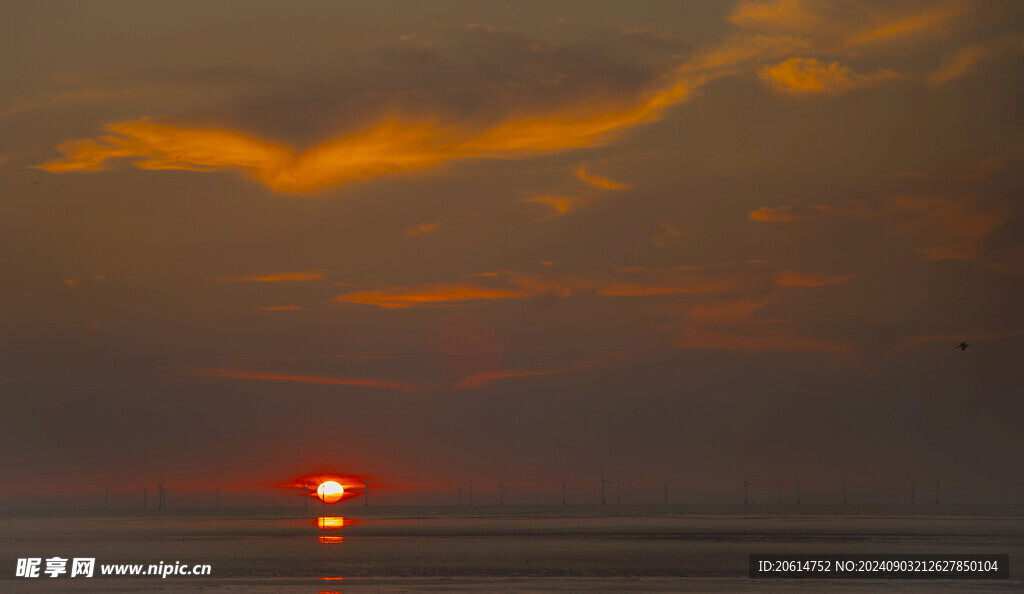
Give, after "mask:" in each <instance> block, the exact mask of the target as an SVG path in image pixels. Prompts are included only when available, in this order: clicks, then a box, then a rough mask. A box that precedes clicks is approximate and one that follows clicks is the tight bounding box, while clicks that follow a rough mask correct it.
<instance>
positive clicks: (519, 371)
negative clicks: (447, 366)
mask: <svg viewBox="0 0 1024 594" xmlns="http://www.w3.org/2000/svg"><path fill="white" fill-rule="evenodd" d="M624 356H625V354H624V353H606V354H604V355H600V356H597V357H588V358H585V359H580V360H577V361H573V362H572V363H569V364H566V365H558V366H553V367H538V368H514V369H502V370H500V371H488V372H482V373H476V374H473V375H470V376H468V377H465V378H463V379H461V380H459V382H458V383H456V384H455V387H456V388H463V389H472V388H482V387H484V386H486V385H488V384H490V383H491V382H494V381H495V380H500V379H508V378H522V377H537V376H547V375H562V374H566V373H576V372H579V371H585V370H589V369H596V368H599V367H604V366H606V365H609V364H610V363H612V362H614V361H617V360H619V359H621V358H622V357H624Z"/></svg>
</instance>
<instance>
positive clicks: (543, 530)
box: [0, 504, 1024, 593]
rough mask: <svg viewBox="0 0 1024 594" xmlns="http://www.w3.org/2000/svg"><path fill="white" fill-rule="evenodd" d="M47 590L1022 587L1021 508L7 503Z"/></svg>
mask: <svg viewBox="0 0 1024 594" xmlns="http://www.w3.org/2000/svg"><path fill="white" fill-rule="evenodd" d="M759 554H783V555H796V554H804V555H806V554H819V555H825V554H900V555H904V554H907V555H910V554H915V555H919V554H942V555H950V556H956V555H965V554H999V555H1009V578H1008V579H970V580H964V579H945V578H943V579H839V578H831V579H816V578H802V579H791V578H756V577H755V578H752V577H750V576H749V574H748V561H749V557H750V555H759ZM32 559H39V560H40V561H39V564H38V565H37V566H36V569H37V570H38V575H37V577H28V576H27V575H25V574H28V573H31V569H29V568H28V566H29V565H30V564H31V561H30V560H32ZM54 559H56V561H55V562H54V565H53V566H52V567H51V565H50V562H51V561H52V560H54ZM62 559H63V560H66V565H65V566H64V570H65V571H64V572H63V573H59V572H58V571H59V570H60V569H61V565H60V560H62ZM75 559H84V560H85V563H86V564H87V563H88V560H89V559H94V560H95V561H94V565H93V571H92V572H93V575H92V577H86V576H85V575H84V574H81V575H75V576H74V577H72V576H71V575H70V574H71V569H72V565H74V564H75ZM134 565H138V566H139V571H141V572H149V571H150V569H149V568H150V566H154V568H155V569H156V570H157V575H151V574H148V573H143V574H137V575H130V572H131V569H130V568H131V567H132V566H134ZM204 566H208V569H207V568H205V567H204ZM118 567H120V568H121V570H122V571H124V572H125V573H122V574H117V573H116V571H117V568H118ZM48 568H50V569H53V570H54V571H55V573H54V574H53V576H51V575H50V574H48V573H46V571H47V569H48ZM168 568H174V569H168ZM180 568H186V570H187V571H189V572H191V571H193V570H195V571H196V572H197V573H199V574H200V575H184V574H183V573H182V572H181V571H179V569H180ZM80 569H81V570H82V571H83V572H84V571H85V569H86V568H85V567H80ZM104 569H106V570H107V571H108V572H107V573H103V571H104ZM168 571H171V572H172V573H170V574H169V575H162V574H165V573H167V572H168ZM50 591H55V592H153V591H156V592H162V591H166V592H205V591H217V592H239V593H241V592H325V593H332V592H419V591H428V592H452V591H455V592H687V591H698V592H747V591H771V592H822V591H829V592H844V591H869V592H878V591H899V592H936V591H975V592H988V591H999V592H1024V505H920V504H919V505H667V506H666V505H606V506H599V505H593V506H589V505H587V506H583V505H568V506H474V507H470V506H449V507H444V506H438V507H397V506H393V507H392V506H373V505H371V506H365V507H364V506H362V505H351V504H349V505H344V506H323V507H322V508H321V507H317V508H315V509H309V510H305V509H301V508H299V509H295V508H277V509H160V510H156V509H147V510H142V509H136V510H116V511H115V510H111V511H102V510H101V511H95V510H93V511H82V510H77V511H39V510H33V511H7V512H0V592H50Z"/></svg>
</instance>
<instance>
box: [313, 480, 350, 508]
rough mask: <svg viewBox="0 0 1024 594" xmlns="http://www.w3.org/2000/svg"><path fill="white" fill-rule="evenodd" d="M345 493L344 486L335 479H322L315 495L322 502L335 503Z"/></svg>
mask: <svg viewBox="0 0 1024 594" xmlns="http://www.w3.org/2000/svg"><path fill="white" fill-rule="evenodd" d="M344 494H345V488H344V487H342V486H341V484H340V483H338V482H336V481H324V482H322V483H320V486H319V487H317V488H316V496H317V497H319V498H320V499H321V500H322V501H323V502H324V503H336V502H338V501H339V500H341V496H342V495H344Z"/></svg>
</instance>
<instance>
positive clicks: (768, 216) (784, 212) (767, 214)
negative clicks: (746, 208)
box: [750, 204, 832, 223]
mask: <svg viewBox="0 0 1024 594" xmlns="http://www.w3.org/2000/svg"><path fill="white" fill-rule="evenodd" d="M831 212H832V209H831V208H830V207H828V206H814V205H810V204H809V205H806V206H777V207H768V206H762V207H761V208H759V209H757V210H755V211H754V212H752V213H750V220H752V221H760V222H762V223H801V222H806V221H816V220H818V219H820V218H822V217H825V216H827V215H828V214H829V213H831Z"/></svg>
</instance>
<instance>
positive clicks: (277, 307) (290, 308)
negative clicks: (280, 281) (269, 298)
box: [255, 305, 302, 311]
mask: <svg viewBox="0 0 1024 594" xmlns="http://www.w3.org/2000/svg"><path fill="white" fill-rule="evenodd" d="M301 310H302V306H301V305H271V306H268V307H258V308H256V310H255V311H301Z"/></svg>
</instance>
